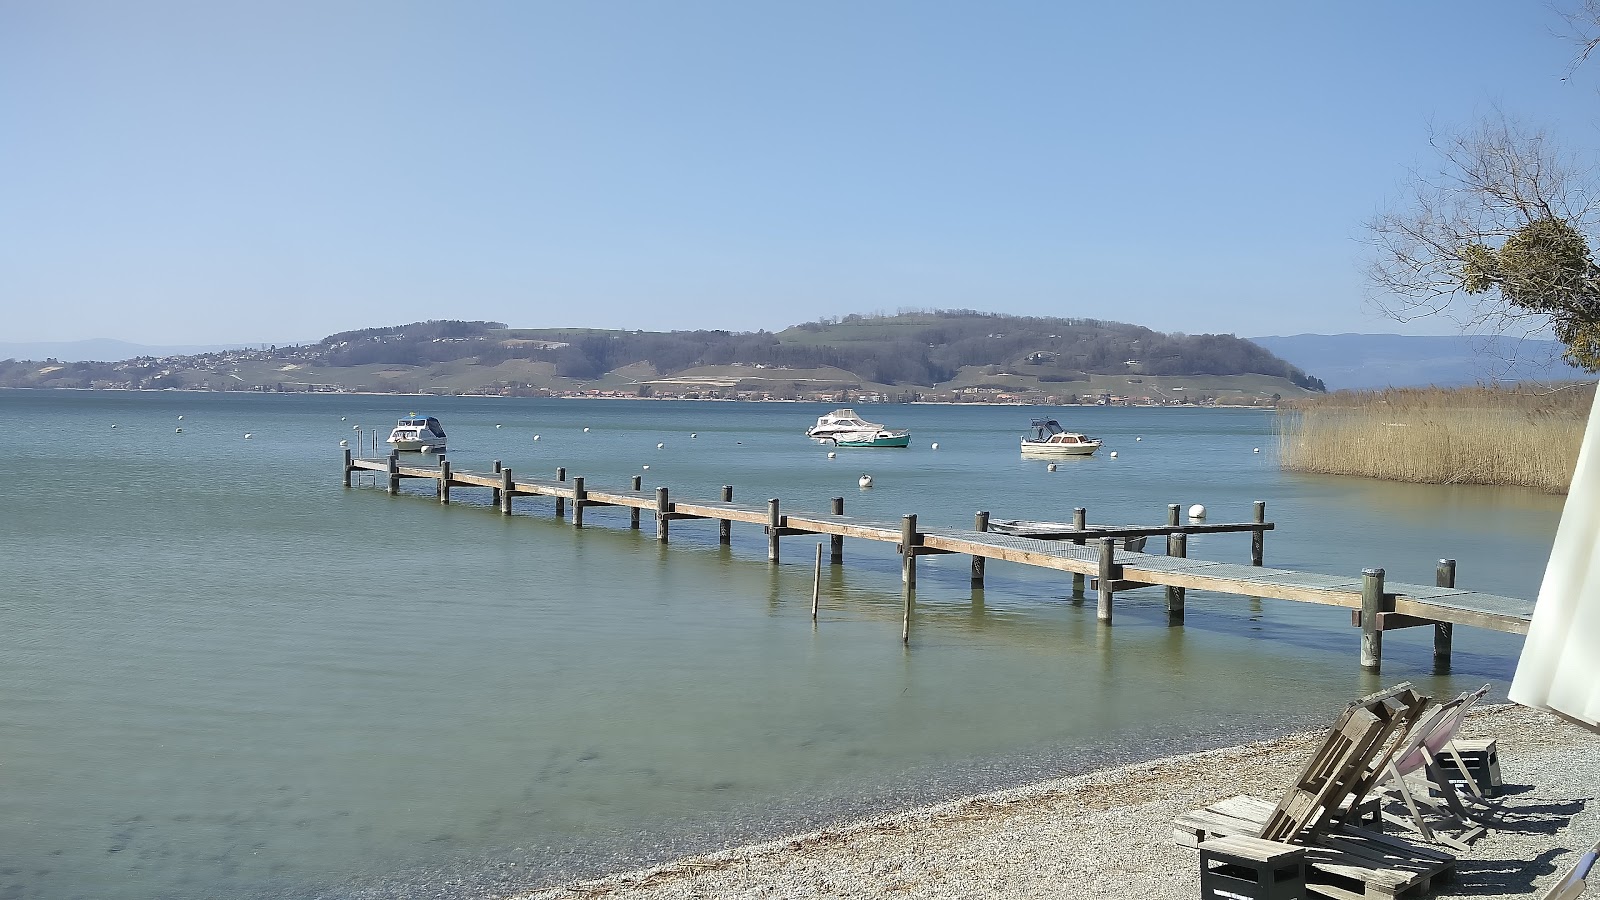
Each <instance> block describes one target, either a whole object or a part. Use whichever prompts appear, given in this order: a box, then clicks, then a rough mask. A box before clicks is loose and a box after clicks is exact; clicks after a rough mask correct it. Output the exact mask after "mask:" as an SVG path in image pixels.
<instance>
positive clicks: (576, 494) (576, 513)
mask: <svg viewBox="0 0 1600 900" xmlns="http://www.w3.org/2000/svg"><path fill="white" fill-rule="evenodd" d="M588 499H589V492H588V491H586V490H584V488H583V476H582V475H579V476H578V477H577V478H574V479H572V527H574V528H582V527H583V508H584V507H585V506H588V505H589V504H588V503H587V502H586V501H587V500H588Z"/></svg>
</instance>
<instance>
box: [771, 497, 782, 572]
mask: <svg viewBox="0 0 1600 900" xmlns="http://www.w3.org/2000/svg"><path fill="white" fill-rule="evenodd" d="M782 530H783V515H782V514H781V513H779V512H778V498H777V497H773V498H772V499H770V500H768V501H767V562H770V563H772V564H773V565H777V563H778V547H779V543H780V542H779V540H778V538H779V537H781V536H782Z"/></svg>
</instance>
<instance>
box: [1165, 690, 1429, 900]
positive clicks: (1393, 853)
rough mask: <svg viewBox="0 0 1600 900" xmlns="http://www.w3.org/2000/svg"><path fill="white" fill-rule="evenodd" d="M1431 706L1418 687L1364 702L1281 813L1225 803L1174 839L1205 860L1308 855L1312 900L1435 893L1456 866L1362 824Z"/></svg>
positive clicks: (1186, 818)
mask: <svg viewBox="0 0 1600 900" xmlns="http://www.w3.org/2000/svg"><path fill="white" fill-rule="evenodd" d="M1429 702H1430V701H1429V698H1427V697H1425V696H1422V695H1419V694H1417V693H1416V692H1415V691H1413V690H1412V689H1411V686H1410V685H1409V684H1402V685H1398V686H1396V687H1394V688H1391V689H1389V690H1387V691H1383V692H1380V693H1377V694H1373V695H1371V696H1369V697H1363V698H1362V699H1360V700H1358V701H1356V702H1355V703H1352V704H1350V706H1348V707H1347V708H1346V709H1345V711H1344V713H1343V714H1342V715H1341V716H1340V718H1339V720H1338V721H1337V722H1336V723H1335V724H1334V726H1333V727H1332V728H1331V729H1329V731H1328V734H1327V735H1326V736H1325V737H1324V738H1323V741H1322V745H1321V746H1320V747H1319V748H1318V749H1317V750H1316V752H1314V753H1313V754H1312V756H1311V759H1310V760H1308V761H1307V763H1306V766H1305V768H1304V769H1303V770H1301V772H1300V775H1299V776H1298V777H1297V778H1296V779H1295V781H1294V783H1293V784H1291V785H1290V786H1289V787H1288V789H1287V790H1285V791H1284V794H1283V797H1282V798H1281V799H1280V800H1279V801H1278V803H1277V805H1276V806H1274V805H1272V803H1271V801H1267V800H1261V799H1258V798H1254V797H1234V798H1232V799H1231V800H1224V801H1222V802H1221V803H1216V804H1213V805H1211V806H1209V807H1206V808H1205V809H1202V810H1195V811H1194V812H1191V813H1187V814H1185V815H1183V816H1179V817H1178V818H1177V819H1175V820H1174V821H1173V830H1174V836H1175V838H1176V839H1177V841H1178V842H1179V843H1181V844H1184V845H1186V846H1190V847H1199V848H1200V849H1201V855H1202V859H1204V858H1205V857H1206V847H1205V843H1206V842H1207V841H1208V840H1209V839H1211V838H1215V837H1228V836H1241V837H1248V838H1259V839H1261V840H1265V841H1271V842H1276V843H1278V844H1281V845H1285V847H1286V849H1287V848H1291V847H1300V848H1303V849H1304V854H1303V858H1304V863H1305V866H1304V877H1305V882H1306V888H1307V890H1309V891H1312V892H1315V893H1318V894H1322V895H1324V896H1328V897H1333V898H1338V900H1350V898H1361V897H1397V896H1400V895H1402V894H1403V895H1406V896H1411V895H1413V894H1417V893H1421V892H1426V891H1427V890H1428V889H1429V888H1430V886H1431V883H1432V881H1433V880H1435V879H1439V880H1443V879H1446V878H1448V877H1450V875H1451V874H1453V872H1454V870H1455V857H1453V856H1451V855H1450V854H1448V853H1446V852H1444V851H1441V850H1436V849H1434V848H1430V847H1423V846H1421V845H1419V844H1416V843H1413V842H1411V841H1407V840H1404V839H1402V838H1399V837H1394V836H1391V835H1386V834H1382V833H1380V832H1377V831H1374V830H1370V829H1366V828H1362V827H1360V826H1359V825H1357V824H1354V823H1355V821H1356V820H1357V819H1358V817H1359V815H1360V813H1361V811H1362V810H1363V809H1364V806H1365V804H1364V803H1363V800H1364V799H1365V796H1366V794H1367V792H1368V791H1370V790H1371V789H1372V787H1373V785H1374V784H1375V783H1376V781H1377V779H1378V777H1379V775H1380V773H1382V772H1383V771H1384V770H1385V769H1386V768H1387V767H1388V765H1389V762H1390V761H1391V760H1392V759H1393V757H1394V754H1395V753H1396V752H1398V751H1399V750H1400V749H1401V748H1402V747H1403V746H1404V745H1405V736H1406V735H1407V734H1408V733H1409V732H1410V731H1411V729H1412V726H1413V725H1414V724H1415V723H1416V722H1417V720H1418V719H1419V718H1420V717H1421V715H1422V712H1423V710H1424V709H1425V708H1426V707H1427V705H1428V703H1429Z"/></svg>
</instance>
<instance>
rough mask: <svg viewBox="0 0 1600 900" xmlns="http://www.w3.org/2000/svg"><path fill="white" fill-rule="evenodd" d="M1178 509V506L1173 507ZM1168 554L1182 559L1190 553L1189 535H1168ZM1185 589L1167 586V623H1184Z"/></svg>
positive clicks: (1174, 533) (1176, 532)
mask: <svg viewBox="0 0 1600 900" xmlns="http://www.w3.org/2000/svg"><path fill="white" fill-rule="evenodd" d="M1173 509H1177V507H1173ZM1167 555H1168V556H1176V557H1178V558H1180V559H1182V558H1183V557H1186V556H1188V555H1189V536H1188V535H1187V534H1184V533H1183V532H1181V531H1175V532H1173V533H1171V534H1169V535H1167ZM1183 602H1184V589H1183V588H1181V587H1168V588H1167V624H1168V625H1181V624H1183Z"/></svg>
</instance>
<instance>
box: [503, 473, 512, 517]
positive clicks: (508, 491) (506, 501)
mask: <svg viewBox="0 0 1600 900" xmlns="http://www.w3.org/2000/svg"><path fill="white" fill-rule="evenodd" d="M513 484H516V482H515V481H513V480H512V479H511V470H510V469H501V470H500V514H501V515H502V516H509V515H511V497H512V495H513V493H514V490H513V488H512V485H513Z"/></svg>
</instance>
